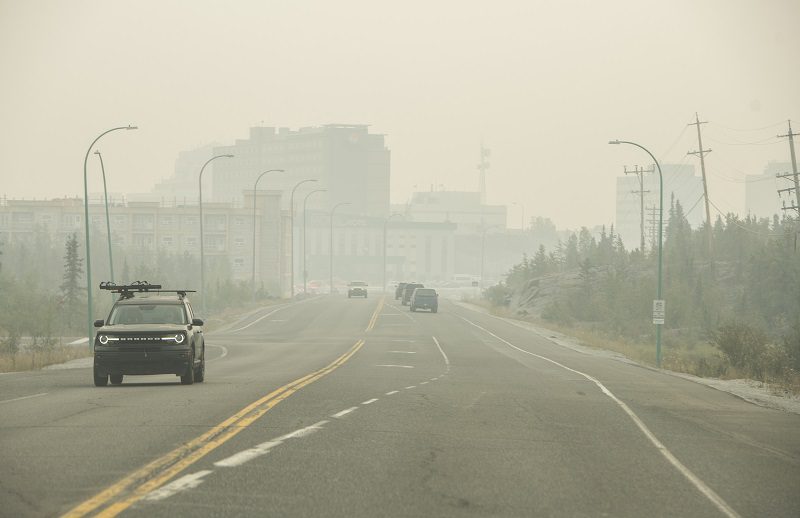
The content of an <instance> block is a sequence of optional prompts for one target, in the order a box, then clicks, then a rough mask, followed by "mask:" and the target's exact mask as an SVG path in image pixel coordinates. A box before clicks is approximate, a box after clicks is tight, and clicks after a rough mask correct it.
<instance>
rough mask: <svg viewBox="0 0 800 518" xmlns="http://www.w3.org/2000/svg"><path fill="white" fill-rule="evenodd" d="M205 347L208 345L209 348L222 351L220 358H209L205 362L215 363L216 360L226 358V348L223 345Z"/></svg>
mask: <svg viewBox="0 0 800 518" xmlns="http://www.w3.org/2000/svg"><path fill="white" fill-rule="evenodd" d="M206 345H208V346H209V347H218V348H220V349H222V354H221V355H220V356H217V357H216V358H211V359H210V360H206V361H209V362H213V361H216V360H221V359H223V358H225V357H226V356H228V348H227V347H225V346H224V345H216V344H206Z"/></svg>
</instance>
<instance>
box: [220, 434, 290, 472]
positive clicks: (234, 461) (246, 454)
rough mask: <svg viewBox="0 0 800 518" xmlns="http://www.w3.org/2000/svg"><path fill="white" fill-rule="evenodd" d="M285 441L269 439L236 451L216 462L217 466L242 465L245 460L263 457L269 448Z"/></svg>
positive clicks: (230, 466) (231, 466)
mask: <svg viewBox="0 0 800 518" xmlns="http://www.w3.org/2000/svg"><path fill="white" fill-rule="evenodd" d="M282 442H283V441H267V442H262V443H261V444H259V445H257V446H253V447H252V448H248V449H246V450H243V451H240V452H239V453H234V454H233V455H231V456H230V457H228V458H226V459H222V460H220V461H217V462H215V463H214V465H215V466H217V467H218V468H233V467H236V466H241V465H242V464H244V463H245V462H248V461H251V460H253V459H255V458H256V457H261V456H262V455H266V454H267V452H269V450H271V449H272V448H274V447H275V446H278V445H280V444H281V443H282Z"/></svg>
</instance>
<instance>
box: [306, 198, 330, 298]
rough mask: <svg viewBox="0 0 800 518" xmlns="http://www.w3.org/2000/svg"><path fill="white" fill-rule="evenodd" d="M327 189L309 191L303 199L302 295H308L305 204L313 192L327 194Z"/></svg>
mask: <svg viewBox="0 0 800 518" xmlns="http://www.w3.org/2000/svg"><path fill="white" fill-rule="evenodd" d="M327 191H328V190H327V189H317V190H315V191H311V192H310V193H308V194H306V197H305V198H303V295H306V294H307V293H308V287H307V277H308V270H307V269H306V219H307V214H306V203H308V197H309V196H311V195H312V194H314V193H315V192H327Z"/></svg>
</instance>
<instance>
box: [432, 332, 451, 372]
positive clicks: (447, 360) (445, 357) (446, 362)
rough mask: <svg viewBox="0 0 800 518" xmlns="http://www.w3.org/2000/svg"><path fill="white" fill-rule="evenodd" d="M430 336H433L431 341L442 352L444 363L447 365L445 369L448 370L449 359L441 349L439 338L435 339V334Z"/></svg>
mask: <svg viewBox="0 0 800 518" xmlns="http://www.w3.org/2000/svg"><path fill="white" fill-rule="evenodd" d="M431 338H433V343H435V344H436V347H438V348H439V352H440V353H442V358H444V364H445V365H446V366H447V370H450V359H449V358H448V357H447V355H446V354H445V353H444V350H443V349H442V346H441V345H440V344H439V340H437V339H436V337H435V336H433V337H431Z"/></svg>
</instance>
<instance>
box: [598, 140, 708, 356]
mask: <svg viewBox="0 0 800 518" xmlns="http://www.w3.org/2000/svg"><path fill="white" fill-rule="evenodd" d="M608 143H609V144H630V145H631V146H636V147H638V148H639V149H641V150H643V151H644V152H645V153H647V154H648V155H650V158H652V159H653V162H655V164H656V168H657V169H658V198H659V201H658V288H657V291H656V299H657V300H659V301H660V300H662V299H661V275H662V264H663V259H662V258H663V250H662V248H663V244H662V232H663V229H664V176H663V175H662V174H661V165H659V163H658V160H656V157H654V156H653V153H651V152H650V151H648V150H647V148H645V147H644V146H641V145H639V144H637V143H636V142H628V141H626V140H610V141H609V142H608ZM709 224H710V222H709ZM662 325H663V324H656V367H661V326H662Z"/></svg>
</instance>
